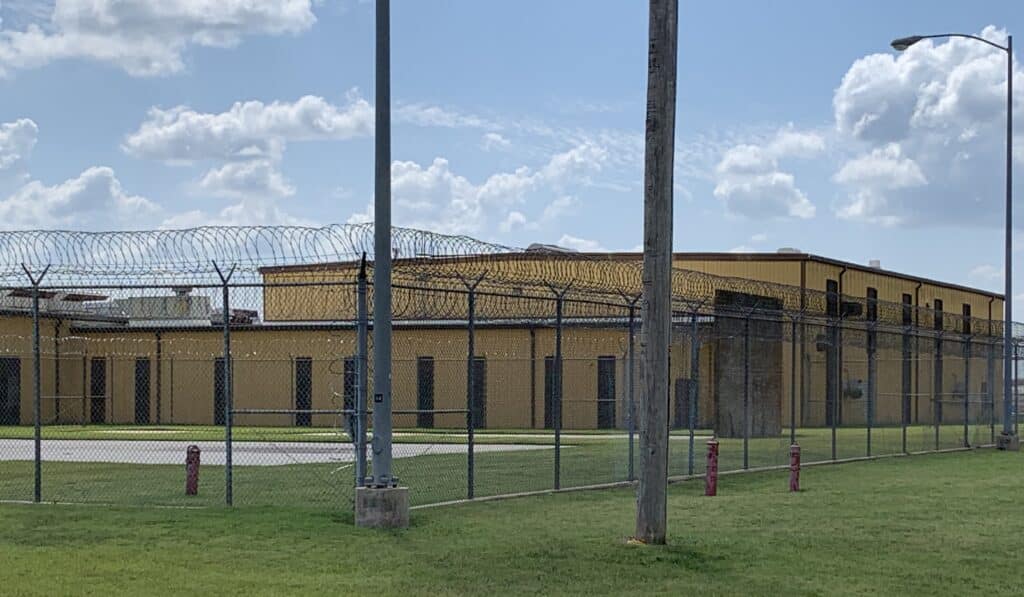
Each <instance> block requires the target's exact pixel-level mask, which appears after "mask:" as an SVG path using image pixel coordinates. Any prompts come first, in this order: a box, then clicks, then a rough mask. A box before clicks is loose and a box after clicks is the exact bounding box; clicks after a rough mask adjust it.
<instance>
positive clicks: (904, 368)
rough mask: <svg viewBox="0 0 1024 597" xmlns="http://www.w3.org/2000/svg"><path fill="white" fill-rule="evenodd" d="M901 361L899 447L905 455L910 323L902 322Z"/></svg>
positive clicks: (907, 418) (909, 383) (908, 395)
mask: <svg viewBox="0 0 1024 597" xmlns="http://www.w3.org/2000/svg"><path fill="white" fill-rule="evenodd" d="M902 339H903V347H902V348H903V355H902V356H903V360H902V362H901V363H900V366H901V373H902V375H901V377H902V379H901V382H902V386H903V387H902V390H903V395H902V396H901V400H900V436H901V447H902V449H903V453H904V454H906V453H907V425H909V424H910V410H911V409H910V406H911V400H910V389H911V380H912V375H911V366H910V365H911V361H910V357H911V352H910V346H911V343H910V323H909V322H907V321H906V320H904V325H903V338H902Z"/></svg>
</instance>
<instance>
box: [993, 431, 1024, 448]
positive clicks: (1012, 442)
mask: <svg viewBox="0 0 1024 597" xmlns="http://www.w3.org/2000/svg"><path fill="white" fill-rule="evenodd" d="M996 448H997V449H999V450H1006V451H1008V452H1020V436H1019V435H1016V434H1013V433H1000V434H999V435H997V436H996Z"/></svg>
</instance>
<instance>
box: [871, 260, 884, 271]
mask: <svg viewBox="0 0 1024 597" xmlns="http://www.w3.org/2000/svg"><path fill="white" fill-rule="evenodd" d="M868 267H870V268H871V269H882V262H881V261H880V260H878V259H872V260H871V261H868Z"/></svg>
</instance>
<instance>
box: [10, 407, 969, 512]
mask: <svg viewBox="0 0 1024 597" xmlns="http://www.w3.org/2000/svg"><path fill="white" fill-rule="evenodd" d="M12 429H14V430H18V429H20V428H12ZM83 429H85V431H83V432H82V434H80V435H68V434H64V433H56V429H54V428H47V429H46V431H47V433H46V434H44V441H51V440H57V439H94V438H96V437H97V436H98V435H100V436H101V434H102V431H104V430H103V429H102V428H100V429H97V428H95V427H87V428H83ZM168 429H171V430H172V431H173V432H174V433H177V432H179V431H180V432H182V433H185V434H186V435H185V437H184V438H181V437H179V438H178V439H185V438H187V439H188V440H189V441H193V440H195V439H213V440H219V439H221V437H222V436H220V435H219V434H220V433H222V430H219V429H217V428H212V427H210V428H205V427H202V428H168ZM135 430H136V431H143V432H144V433H142V434H135V435H131V434H126V435H124V436H119V435H117V434H115V437H121V438H122V439H124V438H126V437H132V438H134V439H142V438H146V439H149V438H150V437H157V436H161V437H165V439H166V436H162V435H161V434H160V433H159V432H158V431H157V430H155V429H148V430H147V429H145V428H141V429H140V428H136V429H135ZM114 431H117V432H118V433H124V432H125V431H128V429H121V428H115V429H114ZM214 431H217V432H218V435H216V436H215V435H213V432H214ZM304 432H305V433H309V431H308V430H304ZM150 433H152V434H153V435H149V434H150ZM204 433H209V434H210V435H209V436H207V435H203V434H204ZM296 433H297V432H295V431H294V430H293V429H287V428H286V429H280V428H271V429H265V428H242V429H240V430H238V434H237V435H236V437H238V436H241V437H242V438H245V439H243V440H239V449H242V446H241V444H242V443H243V442H244V441H245V440H255V439H263V441H274V442H279V444H278V446H277V448H276V449H279V450H281V451H282V452H285V453H287V451H288V446H289V444H290V441H288V440H282V439H276V438H278V437H290V438H291V437H294V436H295V435H296ZM442 433H443V432H440V431H439V432H434V433H426V434H423V436H422V439H421V441H425V442H428V443H450V442H451V441H456V440H455V439H453V438H448V440H449V441H447V442H440V441H436V439H435V438H439V437H442ZM487 433H495V434H496V435H500V436H505V435H506V432H504V431H500V432H494V431H490V430H489V431H488V432H487ZM487 433H484V434H483V435H484V437H485V438H486V435H487ZM971 433H972V437H977V438H978V439H979V440H981V442H979V443H982V442H987V441H988V434H989V429H988V427H987V426H979V427H977V428H972V429H971ZM962 434H963V428H962V427H961V426H959V425H947V426H944V427H941V428H940V441H939V447H941V448H956V447H960V446H961V445H962ZM197 435H198V437H197ZM532 435H536V436H539V437H533V438H529V440H530V441H529V443H538V444H547V445H548V446H550V444H551V443H552V440H551V439H550V437H547V438H545V437H544V436H543V434H542V433H536V434H532ZM427 436H429V437H427ZM268 437H269V438H275V439H272V440H271V439H266V438H268ZM418 437H420V436H418ZM490 439H491V440H493V441H491V442H490V443H493V442H494V441H498V440H499V439H500V441H501V442H503V443H527V442H526V441H521V440H518V439H511V438H509V437H500V438H498V439H495V438H493V437H492V438H490ZM525 439H527V438H524V440H525ZM797 440H798V441H799V443H800V445H801V447H802V449H803V460H804V462H815V461H825V460H828V459H830V458H831V455H832V453H831V430H829V429H800V430H799V431H798V434H797ZM866 440H867V434H866V431H865V430H864V429H863V428H843V429H840V430H839V431H838V432H837V449H836V457H837V458H852V457H859V456H864V455H866ZM459 441H464V440H459ZM975 441H977V440H975ZM720 442H721V447H720V460H719V470H722V471H730V470H739V469H741V468H743V442H742V440H737V439H722V440H720ZM482 443H488V442H482ZM688 447H689V446H688V442H687V441H686V438H683V437H677V438H676V439H673V440H672V441H670V466H669V472H670V474H672V475H686V474H687V473H688V471H689V466H688V465H689V458H688V456H689V453H688ZM934 447H935V428H934V427H923V426H922V427H914V428H911V429H908V433H907V448H908V450H909V451H920V450H931V449H934ZM122 449H123V448H122ZM25 450H26V451H25V452H24V453H23V456H27V455H29V454H30V453H31V452H30V451H29V448H27V447H26V448H25ZM901 451H902V434H901V431H900V429H899V428H880V429H875V430H873V432H872V453H873V454H876V455H879V454H897V453H900V452H901ZM694 452H695V454H694V459H693V460H694V468H693V472H694V473H695V474H702V473H703V471H704V466H705V454H706V445H705V440H704V439H701V440H698V441H697V442H696V443H695V450H694ZM628 454H629V450H628V443H627V440H626V439H625V438H624V437H623V436H622V434H581V435H578V436H575V438H574V439H571V440H566V441H565V443H564V445H563V449H562V453H561V486H562V487H563V488H568V487H578V486H584V485H594V484H602V483H613V482H619V481H624V480H626V479H627V478H628V464H629V463H628ZM466 460H467V459H466V456H465V455H464V454H424V455H420V456H414V457H410V458H396V459H395V461H394V468H395V473H396V474H397V475H398V476H399V478H400V479H401V480H402V481H403V483H406V484H408V485H409V486H410V488H411V499H412V502H413V504H417V505H419V504H430V503H436V502H439V501H448V500H457V499H462V498H464V497H466V489H467V472H466ZM182 462H184V454H182ZM788 462H789V436H788V433H787V434H784V435H783V436H781V437H777V438H766V439H752V440H751V441H750V444H749V457H748V465H749V467H750V468H757V467H765V466H780V465H786V464H788ZM33 470H34V469H33V465H32V462H30V461H10V460H7V461H5V460H3V454H0V500H30V499H31V498H32V492H33V483H34V476H33ZM353 473H354V471H353V468H352V465H351V463H341V462H339V463H336V464H335V463H328V464H294V465H284V466H272V467H259V466H236V467H235V469H234V482H233V492H234V499H235V505H236V506H291V505H301V506H311V507H318V508H329V509H336V510H339V511H347V510H350V509H351V505H352V495H353V493H352V485H353ZM42 477H43V480H42V494H43V501H51V502H91V503H105V504H124V505H201V506H216V505H220V504H223V503H224V491H225V480H224V467H222V466H213V465H209V464H207V465H203V466H202V468H201V471H200V495H199V496H197V497H186V496H185V495H183V494H184V467H183V466H181V465H139V464H115V463H72V462H49V461H47V462H44V463H43V466H42ZM553 485H554V450H553V449H550V447H549V448H546V449H539V450H529V451H516V452H479V453H477V455H476V467H475V492H476V495H477V496H478V497H483V496H489V495H498V494H505V493H518V492H524V491H542V490H547V489H551V488H552V487H553Z"/></svg>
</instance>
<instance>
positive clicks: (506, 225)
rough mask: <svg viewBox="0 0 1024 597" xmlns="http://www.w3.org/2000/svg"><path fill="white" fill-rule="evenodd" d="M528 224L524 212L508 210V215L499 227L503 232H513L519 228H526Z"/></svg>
mask: <svg viewBox="0 0 1024 597" xmlns="http://www.w3.org/2000/svg"><path fill="white" fill-rule="evenodd" d="M528 225H529V223H528V222H527V220H526V216H525V215H524V214H523V212H521V211H515V210H513V211H510V212H508V215H507V216H505V221H504V222H502V223H501V224H500V225H499V226H498V229H499V230H501V231H502V232H511V231H512V230H515V229H517V228H525V227H526V226H528Z"/></svg>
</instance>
